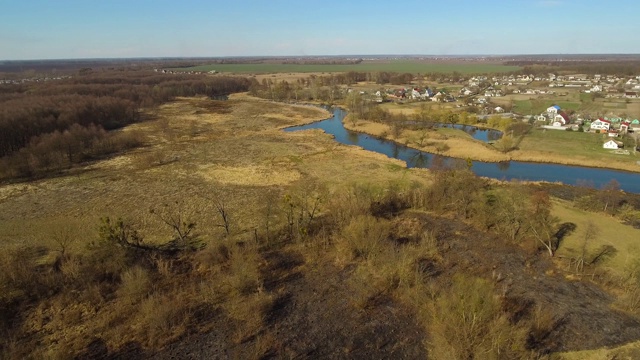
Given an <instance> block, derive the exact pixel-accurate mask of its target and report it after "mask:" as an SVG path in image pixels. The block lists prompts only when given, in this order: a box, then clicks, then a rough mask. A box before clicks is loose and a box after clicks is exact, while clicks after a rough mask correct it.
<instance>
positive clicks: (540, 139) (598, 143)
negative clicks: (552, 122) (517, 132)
mask: <svg viewBox="0 0 640 360" xmlns="http://www.w3.org/2000/svg"><path fill="white" fill-rule="evenodd" d="M608 139H609V138H608V137H607V136H606V135H605V134H594V133H587V132H577V131H559V130H540V129H538V130H533V131H531V133H529V135H527V136H525V138H524V139H523V141H522V142H521V143H520V146H519V148H520V150H522V151H525V152H527V151H530V152H532V153H540V152H542V153H543V154H544V156H545V159H546V161H549V162H555V163H559V164H565V163H570V161H569V159H572V160H575V161H583V162H584V163H585V164H591V165H587V166H601V167H611V166H612V165H613V164H614V163H616V164H620V165H623V164H627V165H628V166H631V167H632V168H634V169H636V168H637V165H635V163H636V161H638V156H636V154H635V153H633V148H632V147H631V146H630V147H629V148H628V150H630V151H631V154H630V155H619V154H614V153H613V152H612V151H611V150H607V149H603V148H602V144H604V143H605V142H606V141H607V140H608ZM616 140H618V141H622V140H623V139H622V138H618V139H616ZM545 159H541V161H543V160H545ZM634 171H637V170H634Z"/></svg>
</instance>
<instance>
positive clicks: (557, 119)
mask: <svg viewBox="0 0 640 360" xmlns="http://www.w3.org/2000/svg"><path fill="white" fill-rule="evenodd" d="M553 122H554V123H555V122H559V123H561V125H566V124H568V123H569V116H568V115H567V114H565V113H564V112H561V113H560V114H557V115H556V116H554V117H553Z"/></svg>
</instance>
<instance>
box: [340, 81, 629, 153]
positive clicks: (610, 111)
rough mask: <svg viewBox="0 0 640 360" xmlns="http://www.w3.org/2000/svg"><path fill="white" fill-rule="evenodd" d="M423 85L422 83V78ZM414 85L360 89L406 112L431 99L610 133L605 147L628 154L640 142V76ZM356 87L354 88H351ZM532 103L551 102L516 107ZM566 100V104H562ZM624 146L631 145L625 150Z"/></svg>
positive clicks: (550, 126)
mask: <svg viewBox="0 0 640 360" xmlns="http://www.w3.org/2000/svg"><path fill="white" fill-rule="evenodd" d="M414 82H415V81H414ZM418 84H420V85H422V81H420V82H418ZM412 85H413V86H406V87H384V88H380V87H378V88H377V89H371V87H369V88H360V89H359V92H360V94H361V95H362V96H363V97H365V98H366V99H368V100H369V101H372V102H377V103H379V104H383V103H389V104H388V105H386V106H387V109H397V110H398V111H403V112H405V111H404V109H406V110H409V109H411V108H413V109H416V108H415V107H412V105H413V106H416V105H417V104H416V103H421V102H428V103H430V104H433V105H429V106H436V107H439V108H449V109H457V110H458V111H466V112H468V113H472V114H476V116H477V117H478V119H485V120H486V119H487V118H488V117H489V116H501V117H505V118H507V117H510V118H512V119H514V120H521V121H524V122H528V123H530V124H532V125H534V126H535V127H536V128H539V129H541V130H543V131H546V130H556V131H557V130H560V131H576V132H587V133H589V132H590V133H594V134H603V135H604V134H606V136H603V144H602V148H603V149H607V150H614V151H615V153H617V154H629V153H630V151H635V150H636V147H637V144H638V141H637V136H638V135H640V120H639V119H638V116H637V114H635V116H632V115H631V114H630V112H628V111H624V110H626V106H627V105H629V104H633V103H636V102H637V100H635V99H638V92H639V91H640V76H632V77H620V76H615V75H593V76H586V75H555V74H548V75H547V76H546V77H539V76H533V75H508V76H507V75H505V76H492V77H488V76H472V77H470V78H468V79H464V80H462V81H459V82H450V83H446V82H441V83H439V84H437V85H436V86H424V85H423V86H415V85H417V84H412ZM352 90H355V88H354V89H351V88H350V89H349V91H352ZM527 102H536V103H542V104H544V103H546V105H545V106H547V108H546V109H544V108H542V109H540V108H539V106H538V108H539V109H538V112H534V111H535V110H536V107H535V106H530V109H528V110H530V112H528V113H525V112H523V111H519V110H520V109H518V107H517V105H522V103H525V105H526V103H527ZM609 102H610V103H609ZM563 103H564V104H566V105H567V108H564V106H561V104H563ZM393 104H396V105H397V106H395V107H394V105H393ZM436 104H437V105H436ZM611 104H613V105H611ZM612 106H615V107H612ZM401 108H402V109H403V110H400V109H401ZM523 108H525V109H526V107H523ZM405 113H407V112H405ZM626 135H630V136H628V137H625V136H626ZM625 139H628V140H627V141H625ZM625 145H626V146H625ZM623 148H627V149H625V150H621V149H623Z"/></svg>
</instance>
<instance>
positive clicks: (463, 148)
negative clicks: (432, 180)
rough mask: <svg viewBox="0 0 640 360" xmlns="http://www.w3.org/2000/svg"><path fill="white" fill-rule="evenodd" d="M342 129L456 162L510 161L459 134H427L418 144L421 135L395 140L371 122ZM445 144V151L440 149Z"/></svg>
mask: <svg viewBox="0 0 640 360" xmlns="http://www.w3.org/2000/svg"><path fill="white" fill-rule="evenodd" d="M344 126H345V128H347V129H349V130H353V131H358V132H362V133H366V134H369V135H372V136H376V137H383V138H386V139H389V140H393V141H396V142H398V143H401V144H405V145H407V146H410V147H412V148H415V149H418V150H422V151H426V152H430V153H436V154H440V155H445V156H450V157H455V158H459V159H467V158H470V159H472V160H479V161H487V162H501V161H508V160H511V159H512V157H511V156H510V154H503V153H501V152H499V151H497V150H495V149H493V148H492V147H491V146H490V145H487V144H485V143H483V142H482V141H478V140H475V139H473V138H471V137H470V136H468V135H467V134H466V133H464V132H463V131H459V132H458V131H449V132H446V133H443V132H437V131H429V132H427V133H426V135H425V138H424V139H423V140H422V141H421V140H420V138H421V137H422V136H423V132H421V131H415V130H403V131H402V133H401V134H400V136H399V137H397V138H395V137H393V135H392V134H391V128H390V127H389V126H388V125H385V124H380V123H375V122H371V121H363V120H358V121H357V123H356V125H355V126H354V125H353V123H352V122H351V121H346V122H345V123H344ZM421 143H422V145H421ZM445 144H446V145H447V146H448V149H445V148H443V147H442V146H443V145H445Z"/></svg>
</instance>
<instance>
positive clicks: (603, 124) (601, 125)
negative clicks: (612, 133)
mask: <svg viewBox="0 0 640 360" xmlns="http://www.w3.org/2000/svg"><path fill="white" fill-rule="evenodd" d="M610 127H611V121H609V120H605V119H603V118H600V119H598V120H596V121H594V122H592V123H591V130H606V131H609V128H610Z"/></svg>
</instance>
